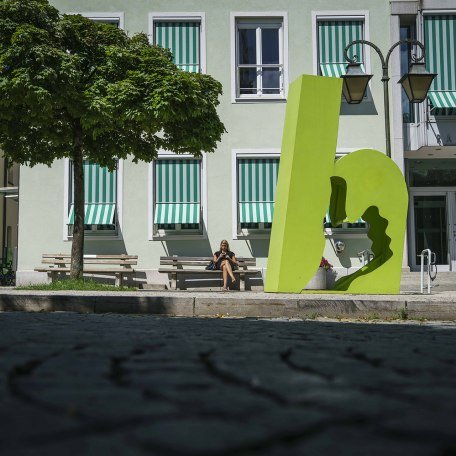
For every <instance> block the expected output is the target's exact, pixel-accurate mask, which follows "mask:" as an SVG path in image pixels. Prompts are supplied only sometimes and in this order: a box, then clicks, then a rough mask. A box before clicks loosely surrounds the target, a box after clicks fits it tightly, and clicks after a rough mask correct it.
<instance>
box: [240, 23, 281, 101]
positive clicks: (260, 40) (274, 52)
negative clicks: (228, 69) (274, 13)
mask: <svg viewBox="0 0 456 456" xmlns="http://www.w3.org/2000/svg"><path fill="white" fill-rule="evenodd" d="M234 45H235V52H234V54H235V55H234V72H235V75H234V82H235V98H236V99H242V98H244V99H249V98H250V99H252V98H256V99H259V98H266V99H271V98H272V99H273V98H279V99H283V98H285V82H286V68H285V64H284V60H285V48H286V47H285V34H284V16H282V17H260V18H258V17H236V18H235V43H234Z"/></svg>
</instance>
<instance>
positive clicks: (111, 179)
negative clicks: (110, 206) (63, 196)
mask: <svg viewBox="0 0 456 456" xmlns="http://www.w3.org/2000/svg"><path fill="white" fill-rule="evenodd" d="M83 169H84V202H85V203H87V204H99V203H115V202H116V201H117V171H116V170H114V171H112V172H110V171H109V170H108V168H102V167H101V166H100V165H97V164H96V163H91V162H90V161H88V160H84V163H83ZM70 174H71V176H70V185H71V191H70V198H71V199H70V204H73V201H74V200H73V195H74V192H73V188H72V186H73V166H71V172H70Z"/></svg>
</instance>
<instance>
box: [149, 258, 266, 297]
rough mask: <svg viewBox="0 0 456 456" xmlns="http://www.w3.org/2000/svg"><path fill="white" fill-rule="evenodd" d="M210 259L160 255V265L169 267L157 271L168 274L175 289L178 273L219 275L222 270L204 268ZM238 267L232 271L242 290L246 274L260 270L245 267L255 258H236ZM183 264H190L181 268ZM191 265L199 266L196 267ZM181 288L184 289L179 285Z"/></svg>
mask: <svg viewBox="0 0 456 456" xmlns="http://www.w3.org/2000/svg"><path fill="white" fill-rule="evenodd" d="M211 260H212V257H187V256H177V255H174V256H162V257H160V266H171V268H169V267H168V268H159V269H158V272H162V273H164V274H168V276H169V278H170V282H171V289H172V290H176V289H177V276H178V274H204V275H207V276H210V275H214V274H217V275H219V276H220V275H221V274H222V271H219V270H215V271H214V270H206V269H205V267H206V266H207V265H208V264H209V262H210V261H211ZM237 261H238V266H239V269H237V270H235V271H233V273H234V274H235V276H236V277H238V280H239V288H240V290H241V291H244V290H245V289H246V288H245V282H246V280H245V279H246V276H247V275H256V274H258V273H259V272H261V271H260V270H259V269H247V268H248V267H249V266H256V259H255V258H237ZM183 266H190V267H187V268H185V269H184V268H183ZM191 266H199V267H198V268H195V267H191ZM181 289H185V286H184V287H181Z"/></svg>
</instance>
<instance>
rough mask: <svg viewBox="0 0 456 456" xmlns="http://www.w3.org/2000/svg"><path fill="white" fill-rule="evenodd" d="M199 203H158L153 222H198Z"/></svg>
mask: <svg viewBox="0 0 456 456" xmlns="http://www.w3.org/2000/svg"><path fill="white" fill-rule="evenodd" d="M200 213H201V205H200V204H198V203H158V204H156V205H155V216H154V223H156V224H167V223H173V224H174V223H199V222H200Z"/></svg>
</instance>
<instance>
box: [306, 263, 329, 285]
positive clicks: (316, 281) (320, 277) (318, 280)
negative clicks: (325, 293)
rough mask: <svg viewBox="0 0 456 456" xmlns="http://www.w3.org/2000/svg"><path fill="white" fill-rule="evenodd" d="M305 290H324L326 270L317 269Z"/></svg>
mask: <svg viewBox="0 0 456 456" xmlns="http://www.w3.org/2000/svg"><path fill="white" fill-rule="evenodd" d="M305 289H306V290H326V269H325V268H318V269H317V272H316V273H315V275H314V276H313V277H312V278H311V279H310V281H309V283H308V284H307V286H306V288H305Z"/></svg>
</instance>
